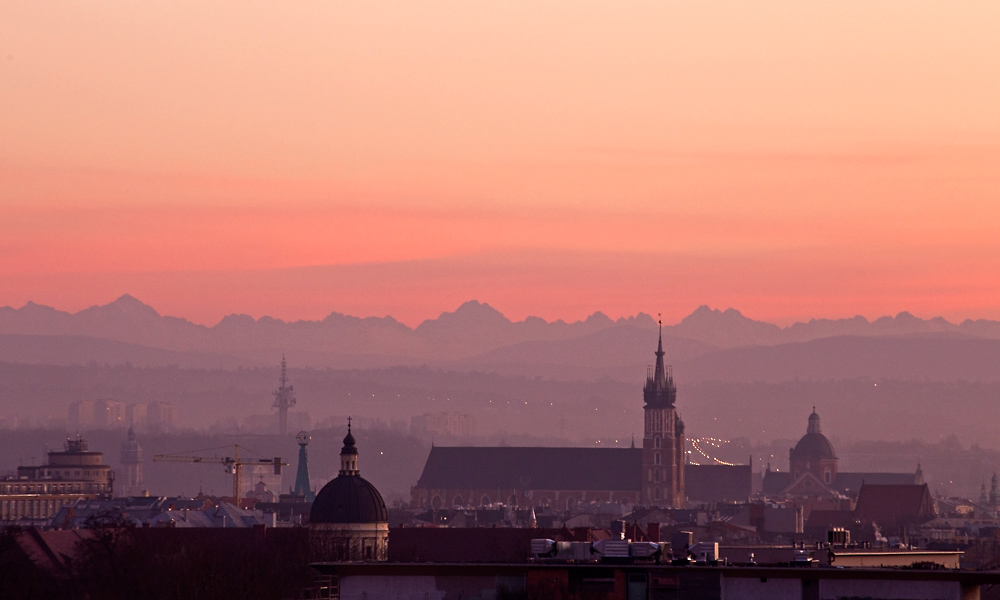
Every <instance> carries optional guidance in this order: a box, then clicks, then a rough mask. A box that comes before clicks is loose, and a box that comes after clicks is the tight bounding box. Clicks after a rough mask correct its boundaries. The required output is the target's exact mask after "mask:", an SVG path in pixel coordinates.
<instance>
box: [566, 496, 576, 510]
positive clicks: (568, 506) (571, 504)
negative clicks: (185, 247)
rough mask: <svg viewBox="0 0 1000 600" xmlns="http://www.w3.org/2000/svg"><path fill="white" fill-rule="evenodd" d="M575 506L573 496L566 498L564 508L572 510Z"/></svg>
mask: <svg viewBox="0 0 1000 600" xmlns="http://www.w3.org/2000/svg"><path fill="white" fill-rule="evenodd" d="M574 508H576V499H575V498H573V496H570V497H569V498H566V510H573V509H574Z"/></svg>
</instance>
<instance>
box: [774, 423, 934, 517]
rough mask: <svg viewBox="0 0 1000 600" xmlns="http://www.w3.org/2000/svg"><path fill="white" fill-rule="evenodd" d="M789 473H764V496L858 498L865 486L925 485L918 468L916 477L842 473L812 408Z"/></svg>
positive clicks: (790, 456)
mask: <svg viewBox="0 0 1000 600" xmlns="http://www.w3.org/2000/svg"><path fill="white" fill-rule="evenodd" d="M788 464H789V467H790V468H789V471H788V472H784V473H783V472H779V471H772V470H771V467H770V465H768V468H767V470H766V471H765V472H764V480H763V494H764V495H765V496H768V497H835V496H840V495H845V496H852V497H853V496H857V494H858V492H859V490H860V489H861V486H862V484H865V485H913V484H922V483H923V482H924V480H923V472H922V471H921V470H920V466H919V465H917V470H916V471H915V472H913V473H866V472H857V473H856V472H848V471H845V472H841V471H840V469H839V465H840V461H839V459H838V458H837V453H836V451H835V450H834V447H833V444H832V443H830V440H829V439H827V437H826V436H825V435H823V431H822V428H821V427H820V418H819V415H818V414H816V409H815V408H813V412H812V414H810V415H809V422H808V425H807V426H806V434H805V435H804V436H802V438H801V439H800V440H799V442H798V443H797V444H796V445H795V447H794V448H791V449H790V450H789V451H788Z"/></svg>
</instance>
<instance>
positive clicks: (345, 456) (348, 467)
mask: <svg viewBox="0 0 1000 600" xmlns="http://www.w3.org/2000/svg"><path fill="white" fill-rule="evenodd" d="M354 444H355V441H354V435H353V434H351V418H350V417H348V418H347V435H346V436H345V437H344V447H343V448H341V449H340V474H341V475H346V476H352V477H357V476H358V475H360V474H361V473H360V472H359V471H358V447H357V446H355V445H354Z"/></svg>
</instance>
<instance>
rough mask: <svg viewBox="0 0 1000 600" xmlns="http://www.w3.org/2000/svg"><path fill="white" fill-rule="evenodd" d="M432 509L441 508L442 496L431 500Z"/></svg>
mask: <svg viewBox="0 0 1000 600" xmlns="http://www.w3.org/2000/svg"><path fill="white" fill-rule="evenodd" d="M431 508H441V496H434V497H433V498H431Z"/></svg>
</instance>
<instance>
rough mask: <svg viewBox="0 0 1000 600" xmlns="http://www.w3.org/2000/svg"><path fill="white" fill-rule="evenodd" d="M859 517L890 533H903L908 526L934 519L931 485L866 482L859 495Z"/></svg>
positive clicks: (855, 510)
mask: <svg viewBox="0 0 1000 600" xmlns="http://www.w3.org/2000/svg"><path fill="white" fill-rule="evenodd" d="M854 515H855V518H856V519H857V520H858V521H861V522H862V523H876V524H878V525H879V526H880V527H882V528H883V530H884V531H885V533H887V534H897V535H902V534H903V532H904V530H905V529H906V528H907V527H910V526H913V525H916V524H919V523H923V522H925V521H929V520H931V519H933V518H934V500H933V499H932V498H931V493H930V490H928V489H927V484H926V483H923V484H920V485H917V484H911V485H871V484H869V483H865V484H864V485H863V486H861V491H860V493H859V494H858V506H857V508H856V509H854Z"/></svg>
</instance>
